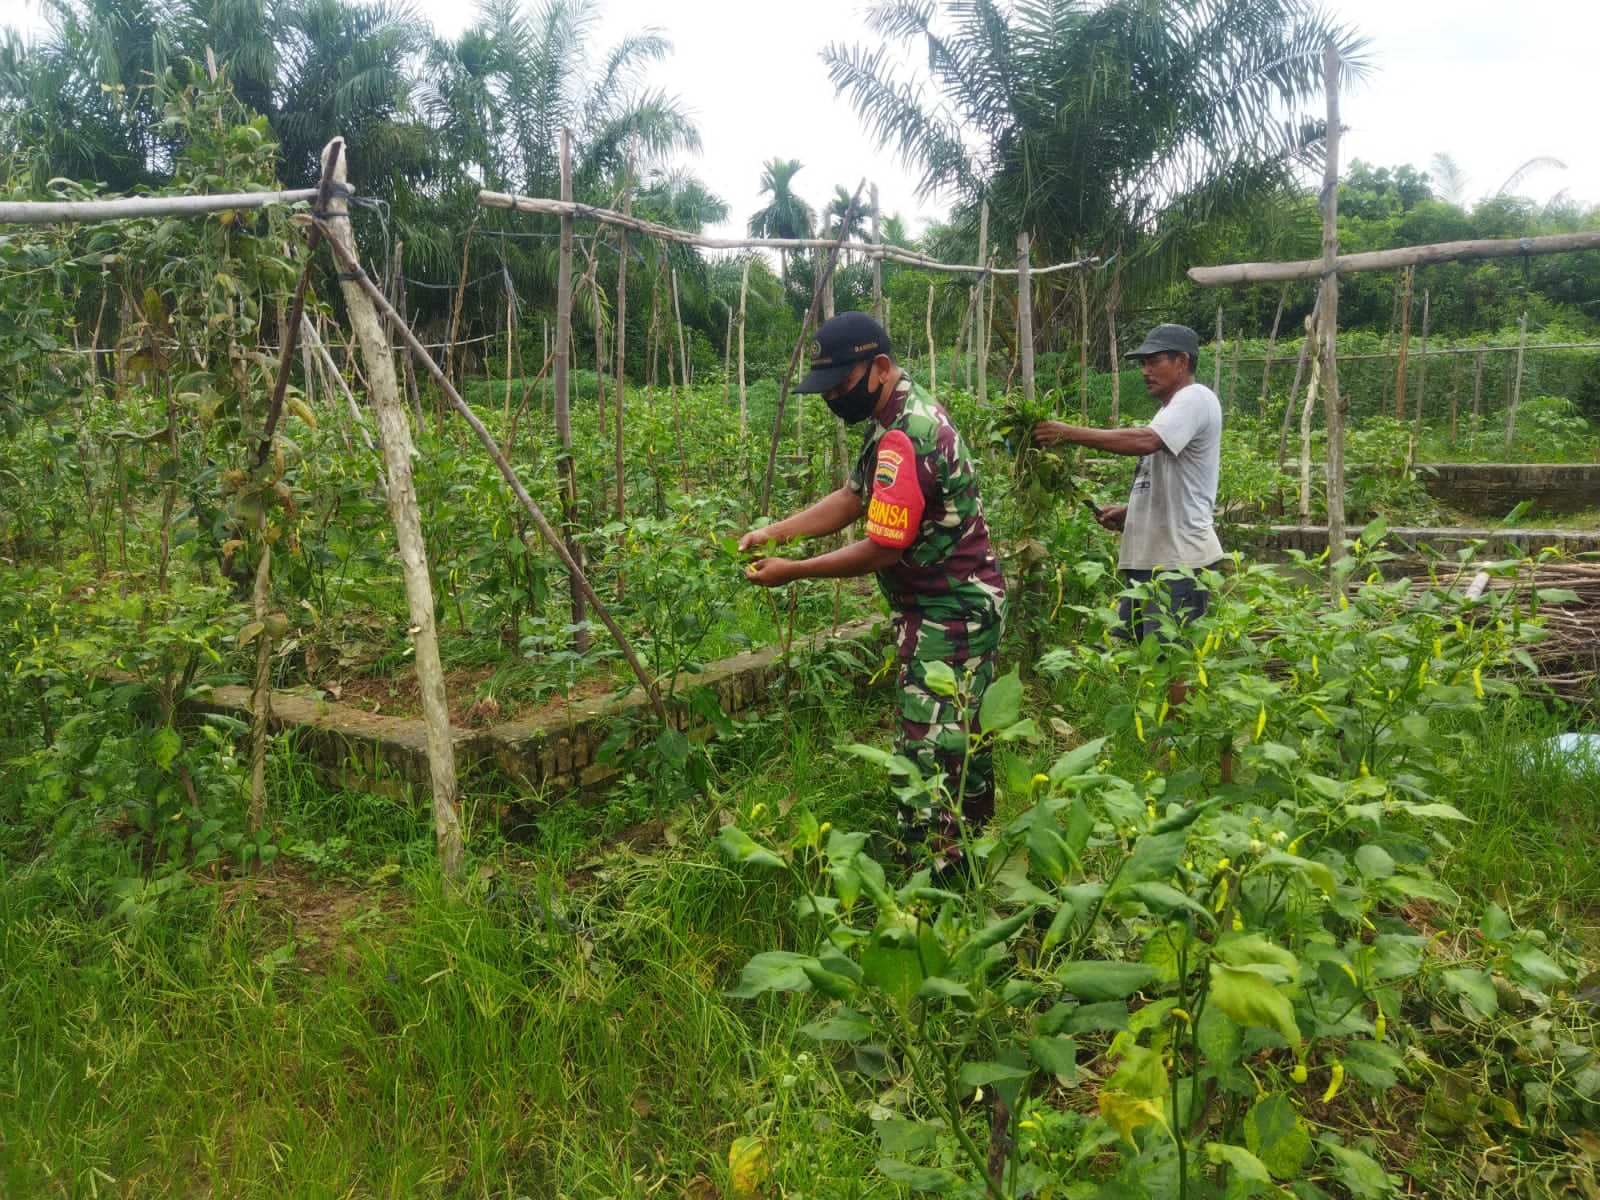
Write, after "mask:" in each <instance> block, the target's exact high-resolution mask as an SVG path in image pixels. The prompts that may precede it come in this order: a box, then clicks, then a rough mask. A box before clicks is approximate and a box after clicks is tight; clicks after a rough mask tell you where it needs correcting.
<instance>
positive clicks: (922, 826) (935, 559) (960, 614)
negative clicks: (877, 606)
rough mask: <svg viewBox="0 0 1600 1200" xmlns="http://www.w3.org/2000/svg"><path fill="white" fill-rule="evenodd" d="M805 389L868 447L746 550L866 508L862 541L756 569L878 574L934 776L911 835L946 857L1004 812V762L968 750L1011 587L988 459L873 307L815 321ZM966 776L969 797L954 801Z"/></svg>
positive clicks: (907, 745)
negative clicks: (907, 364)
mask: <svg viewBox="0 0 1600 1200" xmlns="http://www.w3.org/2000/svg"><path fill="white" fill-rule="evenodd" d="M796 390H797V391H800V392H810V393H820V394H821V395H822V398H823V400H824V401H826V403H827V405H828V407H829V408H830V409H831V410H832V411H833V412H834V413H835V414H836V415H837V416H838V417H839V418H840V419H842V420H844V421H845V422H847V423H850V424H854V423H856V422H859V421H863V420H866V419H867V418H868V417H871V418H872V421H871V422H870V423H869V425H868V426H867V436H866V440H865V442H864V444H863V445H862V448H861V456H860V458H859V459H858V460H857V462H856V465H855V469H854V470H853V471H852V472H851V473H850V478H849V480H848V482H847V483H846V485H845V486H844V487H842V488H840V489H838V490H837V491H835V492H833V493H831V494H830V495H828V496H825V497H824V498H823V499H821V500H819V501H818V502H817V503H816V504H813V505H812V506H811V507H810V508H807V509H805V510H803V511H801V512H798V513H795V514H794V515H793V516H790V517H786V518H785V519H783V520H781V521H777V522H774V523H773V524H771V525H767V526H764V527H762V528H760V529H755V530H752V531H751V532H749V533H747V534H745V536H744V538H743V539H742V540H741V541H740V543H739V548H740V549H741V550H754V549H756V548H758V547H760V546H763V545H768V544H773V545H781V544H782V543H784V542H788V541H794V540H797V539H800V538H808V537H817V536H820V535H823V534H828V533H834V532H837V531H838V530H840V529H843V528H845V527H846V526H847V525H850V524H853V523H854V522H855V521H857V520H859V519H860V518H861V517H863V516H865V517H866V519H867V523H866V537H864V538H862V539H861V540H860V541H857V542H852V543H851V544H850V545H847V546H845V547H843V548H841V549H838V550H834V551H831V552H829V553H825V554H819V555H816V556H814V557H812V558H804V559H789V558H777V557H767V558H760V559H757V560H756V561H755V562H753V563H752V564H751V565H750V567H749V568H748V571H747V574H748V576H749V578H750V579H751V581H752V582H754V583H758V584H761V585H762V586H764V587H775V586H777V585H779V584H784V583H788V582H790V581H791V580H794V579H836V578H843V577H848V576H855V575H865V574H867V573H869V572H875V573H876V574H877V577H878V585H879V587H880V588H882V590H883V594H884V596H885V597H886V598H887V599H888V601H889V607H890V608H891V610H892V611H893V614H894V628H895V636H896V641H897V643H898V647H899V677H898V681H897V682H898V688H897V701H896V708H897V710H898V711H897V716H898V719H899V720H898V734H897V737H896V742H895V750H896V752H897V753H899V754H901V755H903V756H904V757H906V758H907V759H909V760H910V761H912V762H913V763H915V764H916V766H917V769H918V771H919V772H920V773H921V774H922V776H923V778H924V779H925V780H933V781H937V782H936V784H935V786H934V788H933V790H932V796H933V800H932V801H931V802H927V803H924V804H921V805H918V806H909V805H904V804H902V806H901V809H900V814H899V815H900V827H901V834H902V837H903V838H904V839H905V841H906V843H907V846H908V848H909V847H910V846H912V845H915V844H917V843H926V848H927V850H928V852H929V853H930V854H931V856H932V858H933V863H934V866H935V867H937V868H943V867H944V866H946V865H948V864H949V863H950V862H952V861H954V860H956V859H958V858H959V857H960V848H959V846H960V834H961V829H960V822H961V821H962V820H963V819H964V820H965V821H966V823H967V824H968V826H969V827H971V828H973V829H976V828H978V827H980V826H981V825H982V824H983V823H984V822H985V821H987V820H988V819H989V818H990V817H991V816H993V815H994V764H993V762H992V760H991V757H990V755H989V753H988V752H987V751H982V752H980V753H977V754H974V755H971V756H970V757H969V755H968V745H969V740H970V739H969V735H970V734H971V733H973V732H976V727H977V714H978V708H979V705H980V704H981V703H982V700H983V693H984V689H986V688H987V687H988V686H989V684H990V682H991V681H992V680H993V679H994V676H995V662H996V655H997V651H998V649H999V644H1000V631H1001V625H1002V622H1003V620H1004V616H1005V595H1006V592H1005V589H1006V585H1005V579H1004V577H1003V576H1002V575H1001V573H1000V566H999V564H998V563H997V562H996V561H995V557H994V553H993V552H992V551H991V550H990V548H989V528H988V525H987V524H986V523H985V521H984V518H983V502H982V500H981V499H980V498H979V495H978V474H977V467H976V464H975V463H974V462H973V459H972V456H971V454H970V453H969V452H968V451H967V447H966V445H965V444H964V443H963V442H962V440H961V435H960V434H959V433H957V432H956V428H955V426H954V425H952V424H951V423H950V417H949V415H948V414H947V413H946V412H945V410H944V408H943V407H942V406H940V405H939V404H938V403H936V402H935V401H934V399H933V398H932V397H931V396H930V395H929V394H928V392H927V391H926V389H924V388H922V387H921V386H919V385H918V384H916V383H914V382H912V381H911V380H910V379H908V378H907V377H906V376H905V375H904V374H902V373H901V371H900V368H899V366H898V365H897V364H896V363H895V361H894V358H893V355H892V354H891V352H890V348H889V336H888V334H887V333H885V332H884V330H883V327H882V326H880V325H879V324H878V323H877V322H876V321H874V320H872V318H870V317H868V316H867V315H866V314H865V313H858V312H847V313H840V314H839V315H838V316H836V317H834V318H832V319H831V320H829V321H827V322H825V323H824V324H823V325H822V326H821V328H819V329H818V330H817V337H816V340H815V341H813V342H812V344H811V370H810V372H809V373H808V374H807V375H806V377H805V378H804V379H802V380H801V381H800V384H799V386H798V387H797V388H796ZM936 662H943V663H947V664H949V666H950V667H951V669H952V670H953V671H954V674H955V678H956V681H957V692H958V695H957V696H956V697H948V696H940V695H937V694H935V692H934V691H933V690H932V689H930V688H929V687H928V682H927V673H928V667H929V665H930V664H932V663H936ZM897 782H899V783H901V784H903V783H904V782H905V781H903V780H902V781H897ZM958 787H959V788H960V789H961V802H960V805H959V808H957V807H956V806H955V805H953V804H951V803H949V800H948V798H949V797H951V796H953V795H954V794H955V792H956V789H957V788H958Z"/></svg>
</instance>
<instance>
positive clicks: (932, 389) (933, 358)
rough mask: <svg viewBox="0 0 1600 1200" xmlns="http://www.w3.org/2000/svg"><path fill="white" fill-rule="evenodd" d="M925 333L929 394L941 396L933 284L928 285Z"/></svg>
mask: <svg viewBox="0 0 1600 1200" xmlns="http://www.w3.org/2000/svg"><path fill="white" fill-rule="evenodd" d="M923 326H924V329H923V332H924V333H925V334H926V335H927V338H928V394H929V395H932V396H937V395H938V394H939V356H938V354H936V353H935V349H936V347H935V346H934V344H933V284H931V283H930V284H929V285H928V315H927V317H926V318H925V319H924V321H923Z"/></svg>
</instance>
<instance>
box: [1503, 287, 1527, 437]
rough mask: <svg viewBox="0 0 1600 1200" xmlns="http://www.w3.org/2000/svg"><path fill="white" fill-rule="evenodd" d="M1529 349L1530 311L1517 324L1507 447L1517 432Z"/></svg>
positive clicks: (1507, 422)
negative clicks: (1515, 371)
mask: <svg viewBox="0 0 1600 1200" xmlns="http://www.w3.org/2000/svg"><path fill="white" fill-rule="evenodd" d="M1527 348H1528V310H1527V309H1523V310H1522V320H1521V321H1519V322H1517V376H1516V383H1515V384H1514V385H1513V386H1512V389H1511V406H1510V409H1509V411H1508V412H1507V414H1506V445H1507V446H1510V445H1511V439H1512V438H1513V437H1515V436H1516V432H1517V406H1518V405H1519V404H1521V403H1522V356H1523V351H1525V350H1526V349H1527Z"/></svg>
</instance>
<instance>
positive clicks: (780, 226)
mask: <svg viewBox="0 0 1600 1200" xmlns="http://www.w3.org/2000/svg"><path fill="white" fill-rule="evenodd" d="M803 165H804V164H802V163H801V162H800V160H799V159H797V158H773V159H769V160H768V161H767V162H766V163H765V165H763V167H762V169H761V194H762V195H763V196H771V197H772V199H771V200H769V201H768V202H767V204H766V206H765V207H764V208H759V209H757V210H756V211H755V212H754V213H753V214H751V217H750V236H751V237H759V238H808V237H810V236H811V232H812V230H813V229H814V228H815V226H816V214H815V213H814V212H812V210H811V206H810V205H809V204H807V203H806V202H805V201H804V200H802V199H801V198H800V195H799V193H797V192H796V191H795V190H794V177H795V176H796V175H797V174H798V173H799V172H800V169H801V167H802V166H803ZM778 262H779V267H780V270H781V273H782V277H783V280H784V282H785V283H787V282H788V279H789V252H788V251H787V250H782V251H779V253H778Z"/></svg>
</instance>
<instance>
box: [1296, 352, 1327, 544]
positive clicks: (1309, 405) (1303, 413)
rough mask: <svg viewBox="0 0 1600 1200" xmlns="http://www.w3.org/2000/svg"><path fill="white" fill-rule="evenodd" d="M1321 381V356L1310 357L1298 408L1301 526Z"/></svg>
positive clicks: (1307, 510) (1306, 516)
mask: <svg viewBox="0 0 1600 1200" xmlns="http://www.w3.org/2000/svg"><path fill="white" fill-rule="evenodd" d="M1306 340H1307V341H1310V340H1311V339H1310V338H1307V339H1306ZM1321 381H1322V356H1321V355H1320V354H1316V355H1312V357H1311V377H1310V378H1309V379H1307V380H1306V400H1305V403H1304V404H1302V405H1301V406H1300V524H1302V525H1304V524H1306V523H1307V522H1308V521H1309V520H1310V519H1311V412H1312V410H1313V409H1315V408H1316V406H1317V390H1318V387H1317V385H1318V384H1319V383H1320V382H1321Z"/></svg>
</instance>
